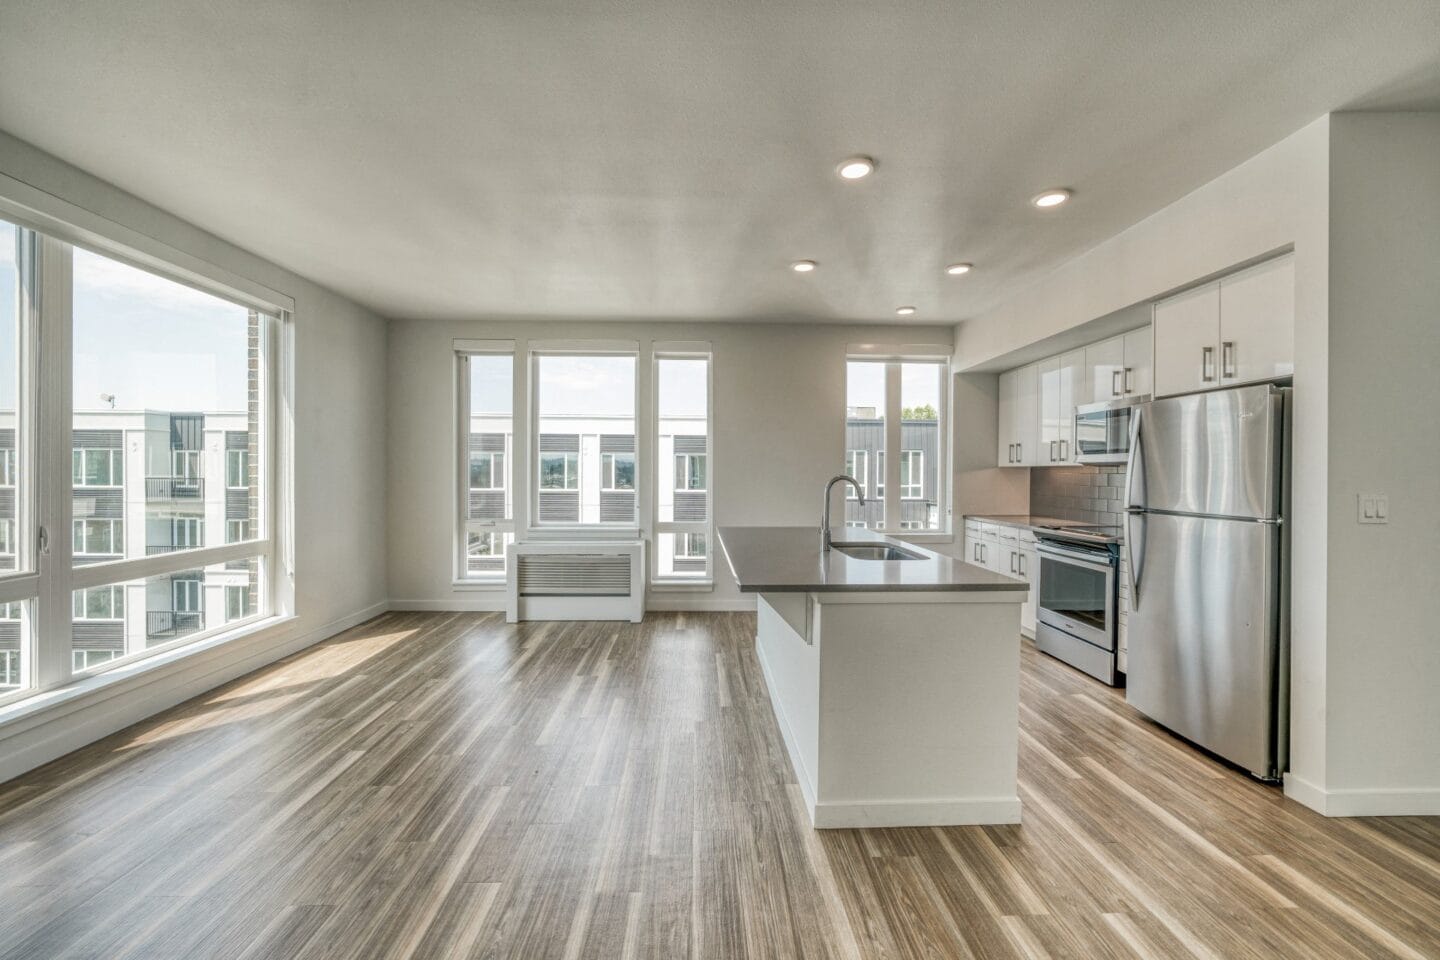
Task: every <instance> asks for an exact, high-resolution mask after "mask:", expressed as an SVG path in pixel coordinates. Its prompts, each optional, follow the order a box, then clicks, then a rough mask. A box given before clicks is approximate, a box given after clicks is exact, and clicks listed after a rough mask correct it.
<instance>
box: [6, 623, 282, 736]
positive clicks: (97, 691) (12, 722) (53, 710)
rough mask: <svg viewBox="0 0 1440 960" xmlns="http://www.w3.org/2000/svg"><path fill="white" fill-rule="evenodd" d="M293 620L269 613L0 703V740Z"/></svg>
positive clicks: (272, 631)
mask: <svg viewBox="0 0 1440 960" xmlns="http://www.w3.org/2000/svg"><path fill="white" fill-rule="evenodd" d="M295 620H296V618H295V617H293V616H283V617H282V616H274V617H266V618H265V619H263V620H257V621H255V622H254V623H247V624H245V625H244V626H243V627H239V628H237V629H235V630H229V631H225V632H223V633H217V634H213V635H212V636H208V637H203V638H201V639H199V640H196V641H195V642H194V643H187V644H183V645H181V646H178V647H175V648H173V649H170V650H166V651H164V652H163V653H157V654H155V655H154V656H153V657H146V658H145V659H143V660H136V661H134V662H132V663H127V664H125V665H123V666H119V667H114V668H113V669H110V670H104V671H102V672H100V673H94V674H89V675H86V676H80V677H77V678H75V679H74V680H73V681H71V682H70V683H67V684H65V685H64V686H62V687H56V688H55V689H53V690H46V691H44V692H43V693H37V694H35V695H34V696H30V697H26V698H25V699H23V700H17V701H15V702H13V703H10V704H6V705H5V706H4V707H0V740H3V739H4V738H6V737H9V736H12V735H14V734H17V733H20V732H22V731H24V730H29V729H31V728H33V727H36V726H39V725H40V724H43V723H48V722H49V721H51V720H55V719H58V718H59V717H63V716H65V715H66V714H68V713H73V712H74V711H76V710H80V709H83V708H85V707H89V706H92V705H94V704H96V703H102V702H104V701H105V700H108V699H110V698H111V697H115V696H119V695H120V694H123V693H128V692H130V691H131V690H134V689H137V688H139V687H143V686H145V685H146V684H149V683H153V682H155V681H157V680H161V679H163V678H165V677H166V676H168V675H170V674H171V673H173V672H174V671H175V670H176V669H178V668H179V667H180V666H182V665H183V663H184V662H185V661H188V660H189V659H190V658H191V657H193V656H195V655H197V654H200V653H203V652H205V651H208V650H214V649H218V648H220V647H224V646H227V645H229V644H231V643H234V642H236V641H238V640H244V639H253V638H255V637H256V636H258V635H262V634H267V633H278V632H279V631H280V630H282V629H284V628H285V627H288V626H290V625H292V624H293V623H294V622H295Z"/></svg>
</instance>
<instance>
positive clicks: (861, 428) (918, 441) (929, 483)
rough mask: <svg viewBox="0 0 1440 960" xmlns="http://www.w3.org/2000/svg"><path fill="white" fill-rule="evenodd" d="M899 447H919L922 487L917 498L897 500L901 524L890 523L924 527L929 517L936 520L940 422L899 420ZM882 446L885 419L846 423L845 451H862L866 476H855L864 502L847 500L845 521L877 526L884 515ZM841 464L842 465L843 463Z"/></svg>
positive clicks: (857, 420)
mask: <svg viewBox="0 0 1440 960" xmlns="http://www.w3.org/2000/svg"><path fill="white" fill-rule="evenodd" d="M900 447H901V449H902V450H919V451H920V453H921V460H922V466H921V490H920V496H919V497H903V498H902V499H901V501H900V521H901V522H900V523H899V524H892V526H896V527H900V526H904V525H906V524H916V523H918V524H919V525H920V527H921V528H924V527H925V526H926V525H927V523H928V522H929V521H930V519H931V518H932V517H935V518H936V519H937V520H938V510H939V499H938V497H939V489H940V488H939V485H938V484H939V475H940V462H939V461H940V455H939V454H940V425H939V423H938V422H937V421H935V420H902V421H901V423H900ZM883 449H885V421H884V420H878V419H860V418H856V417H852V418H850V419H849V420H847V421H846V422H845V450H846V454H847V456H848V454H849V451H851V450H863V451H865V454H866V456H865V476H864V477H856V479H857V480H859V481H861V483H863V484H864V485H865V490H866V502H865V505H864V506H863V507H862V506H861V505H860V503H859V502H858V501H857V500H846V502H845V521H846V522H847V523H855V522H860V523H864V524H865V525H866V526H876V525H878V524H879V523H880V522H881V520H882V519H883V517H884V515H885V508H884V505H883V504H882V503H881V502H880V493H881V484H882V483H883V482H884V479H885V478H884V477H883V476H882V475H881V472H880V471H881V465H880V462H879V461H880V457H879V453H880V451H881V450H883ZM842 466H843V464H842Z"/></svg>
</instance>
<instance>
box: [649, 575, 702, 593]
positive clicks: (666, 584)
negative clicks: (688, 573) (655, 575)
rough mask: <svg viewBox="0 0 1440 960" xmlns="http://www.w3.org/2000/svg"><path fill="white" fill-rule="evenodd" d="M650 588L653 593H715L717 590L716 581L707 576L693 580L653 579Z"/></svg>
mask: <svg viewBox="0 0 1440 960" xmlns="http://www.w3.org/2000/svg"><path fill="white" fill-rule="evenodd" d="M650 590H651V591H652V592H653V593H713V592H715V581H714V580H712V579H710V578H709V577H706V578H705V579H703V580H702V579H701V578H699V577H696V578H695V579H693V580H652V581H650Z"/></svg>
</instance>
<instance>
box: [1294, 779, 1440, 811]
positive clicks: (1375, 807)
mask: <svg viewBox="0 0 1440 960" xmlns="http://www.w3.org/2000/svg"><path fill="white" fill-rule="evenodd" d="M1285 796H1287V797H1289V798H1290V799H1291V800H1294V801H1296V802H1297V803H1303V804H1304V805H1305V806H1307V807H1309V808H1310V809H1311V810H1314V811H1315V812H1316V813H1319V814H1323V815H1324V816H1327V817H1437V816H1440V788H1432V787H1425V788H1419V789H1389V788H1382V789H1359V790H1356V789H1342V790H1324V789H1322V788H1320V787H1317V786H1316V785H1315V784H1313V783H1311V782H1310V781H1308V780H1304V779H1302V778H1300V777H1297V776H1295V775H1294V774H1293V773H1287V774H1285Z"/></svg>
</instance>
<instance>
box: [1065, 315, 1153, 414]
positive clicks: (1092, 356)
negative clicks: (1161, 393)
mask: <svg viewBox="0 0 1440 960" xmlns="http://www.w3.org/2000/svg"><path fill="white" fill-rule="evenodd" d="M1150 353H1151V340H1150V328H1149V327H1141V328H1140V329H1138V330H1131V331H1130V332H1129V333H1126V334H1121V335H1120V336H1118V337H1111V338H1110V339H1109V340H1101V341H1100V342H1099V343H1092V344H1090V346H1088V347H1086V348H1085V385H1086V387H1087V388H1088V390H1089V396H1088V397H1086V398H1085V399H1084V400H1081V401H1077V402H1078V403H1080V404H1084V403H1100V402H1101V401H1104V400H1118V399H1120V398H1121V397H1138V396H1140V395H1142V394H1147V393H1149V392H1150V388H1151V379H1152V378H1151V373H1150V371H1151V363H1152V360H1151V356H1150Z"/></svg>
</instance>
